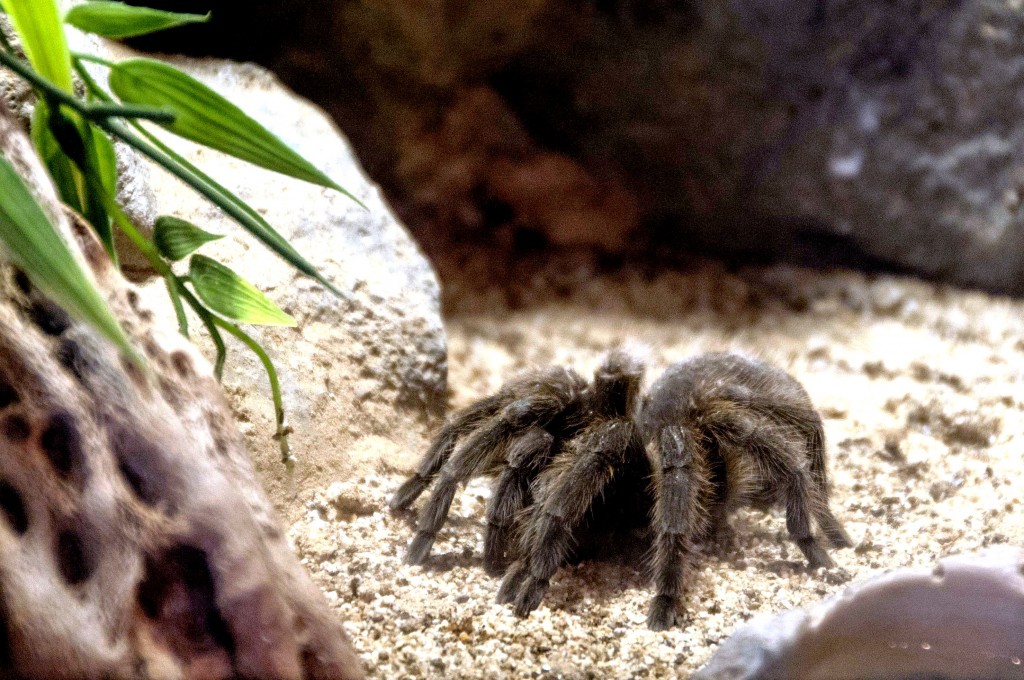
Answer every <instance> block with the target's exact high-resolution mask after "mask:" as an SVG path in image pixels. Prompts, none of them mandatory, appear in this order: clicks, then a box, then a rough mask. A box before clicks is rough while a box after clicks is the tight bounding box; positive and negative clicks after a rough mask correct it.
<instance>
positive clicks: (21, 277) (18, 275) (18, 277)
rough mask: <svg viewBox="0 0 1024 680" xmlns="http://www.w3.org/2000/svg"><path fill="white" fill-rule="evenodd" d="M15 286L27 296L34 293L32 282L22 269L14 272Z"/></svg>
mask: <svg viewBox="0 0 1024 680" xmlns="http://www.w3.org/2000/svg"><path fill="white" fill-rule="evenodd" d="M14 285H16V286H17V287H18V290H20V291H21V292H22V293H23V294H25V295H28V294H29V293H31V292H32V282H31V281H30V280H29V278H28V274H26V273H25V272H23V271H21V270H20V269H19V270H17V271H16V272H14Z"/></svg>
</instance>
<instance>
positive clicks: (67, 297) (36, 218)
mask: <svg viewBox="0 0 1024 680" xmlns="http://www.w3.org/2000/svg"><path fill="white" fill-rule="evenodd" d="M0 241H3V243H4V245H5V246H6V250H7V252H8V254H9V256H10V259H11V260H12V261H13V262H14V264H16V265H17V266H18V267H20V268H21V269H23V270H24V271H25V273H26V274H28V277H29V279H31V281H32V283H34V284H35V285H36V286H38V287H39V289H40V290H42V291H43V292H44V293H45V294H46V295H48V296H49V297H51V298H53V300H54V301H55V302H56V303H57V304H59V305H61V306H62V307H64V308H65V309H66V310H67V311H68V312H69V313H71V314H72V315H74V316H76V317H78V318H80V319H84V320H85V321H87V322H88V323H90V324H92V325H93V326H94V327H95V328H96V330H98V331H99V332H100V333H102V334H103V335H105V336H106V337H107V339H109V340H110V341H111V342H113V343H114V344H115V345H117V346H118V347H119V348H120V349H121V350H122V351H124V352H125V353H126V354H127V355H128V356H130V357H132V358H133V359H135V360H137V361H138V360H139V359H138V354H137V353H136V352H135V350H133V349H132V347H131V344H130V342H129V340H128V337H127V336H126V335H125V333H124V331H123V330H122V329H121V326H120V324H118V322H117V319H115V318H114V315H113V314H112V313H111V312H110V309H109V308H108V307H107V303H106V301H105V300H104V299H103V296H102V295H101V294H100V292H99V291H98V290H96V287H95V286H94V285H93V282H92V279H91V278H90V277H89V275H88V274H87V273H86V271H85V269H84V268H83V267H82V265H81V263H80V262H79V260H78V259H76V258H75V256H74V255H73V254H72V252H71V248H70V247H69V246H68V244H67V242H66V241H65V240H64V239H63V238H62V237H61V235H60V232H58V231H57V229H56V228H55V227H54V226H53V224H51V223H50V220H49V218H47V216H46V213H44V212H43V209H42V208H41V207H40V206H39V204H38V203H37V202H36V200H35V198H34V197H33V196H32V193H31V192H30V191H29V189H28V187H27V186H26V185H25V182H24V181H23V180H22V179H21V177H20V176H19V175H18V173H17V171H15V169H14V166H13V165H11V163H10V161H8V160H7V159H6V158H4V157H3V156H0Z"/></svg>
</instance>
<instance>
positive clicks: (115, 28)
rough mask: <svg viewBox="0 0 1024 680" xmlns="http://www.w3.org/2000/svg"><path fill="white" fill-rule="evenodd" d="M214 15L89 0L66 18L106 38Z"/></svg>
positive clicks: (71, 11)
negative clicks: (181, 12) (183, 12)
mask: <svg viewBox="0 0 1024 680" xmlns="http://www.w3.org/2000/svg"><path fill="white" fill-rule="evenodd" d="M209 18H210V14H209V13H206V14H180V13H177V12H164V11H162V10H159V9H151V8H149V7H133V6H132V5H126V4H124V3H123V2H111V1H109V0H104V1H102V2H96V1H95V0H94V1H92V2H86V3H83V4H81V5H75V6H74V7H72V8H71V9H70V10H68V13H67V14H66V15H64V21H66V22H67V23H69V24H71V25H72V26H74V27H75V28H77V29H80V30H82V31H85V32H86V33H95V34H96V35H102V36H103V37H104V38H131V37H134V36H137V35H145V34H147V33H154V32H156V31H162V30H164V29H165V28H174V27H175V26H181V25H183V24H195V23H202V22H205V21H207V20H209Z"/></svg>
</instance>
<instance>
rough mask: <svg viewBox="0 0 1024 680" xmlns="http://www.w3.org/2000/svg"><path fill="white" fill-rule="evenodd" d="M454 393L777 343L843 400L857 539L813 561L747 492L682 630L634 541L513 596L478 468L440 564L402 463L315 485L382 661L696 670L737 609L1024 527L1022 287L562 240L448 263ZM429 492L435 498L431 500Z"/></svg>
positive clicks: (834, 425)
mask: <svg viewBox="0 0 1024 680" xmlns="http://www.w3.org/2000/svg"><path fill="white" fill-rule="evenodd" d="M440 268H441V271H442V273H443V275H444V278H445V290H446V293H445V294H446V297H445V308H446V309H445V315H446V322H447V327H448V333H449V348H450V355H449V356H450V364H449V370H450V374H449V385H450V388H451V393H452V398H451V406H452V408H461V407H464V406H466V405H467V404H469V403H471V402H472V401H473V400H475V399H478V398H480V397H483V396H484V395H487V394H490V393H491V392H493V391H495V390H496V389H498V388H499V387H500V386H501V384H502V382H503V381H504V380H505V379H506V378H507V377H508V376H510V375H512V374H513V373H515V372H516V371H518V370H521V369H524V368H527V367H530V366H543V365H548V364H561V365H567V366H573V367H575V368H577V369H578V370H580V371H581V372H587V373H589V372H590V371H592V370H593V368H594V366H595V365H596V363H597V361H598V359H599V357H600V356H601V353H602V352H604V351H605V350H607V349H608V348H610V347H612V346H614V345H615V344H617V343H619V342H622V341H633V342H637V343H642V344H644V345H646V346H647V347H649V355H650V370H649V374H648V380H650V379H652V378H653V377H654V376H657V375H658V374H659V373H660V371H661V370H662V369H663V368H664V367H665V366H667V365H668V364H670V363H672V362H674V361H678V360H680V359H683V358H686V357H689V356H693V355H695V354H698V353H701V352H706V351H711V350H723V349H724V350H733V351H739V352H744V353H748V354H752V355H756V356H759V357H762V358H765V359H768V360H770V361H773V362H775V363H777V364H779V365H781V366H782V367H784V368H786V369H787V370H789V371H790V372H792V373H793V374H794V375H795V376H796V377H797V378H798V379H799V380H800V381H801V382H802V383H803V384H804V385H805V386H806V388H807V390H808V392H809V393H810V395H811V397H812V399H813V400H814V403H815V404H816V406H817V407H818V409H819V410H820V411H821V413H822V415H823V417H824V419H825V427H826V433H827V437H828V452H829V469H830V472H831V476H832V479H833V482H834V491H833V496H832V505H833V508H834V510H835V512H836V515H837V516H838V517H839V518H840V520H841V521H842V522H843V523H844V524H845V526H846V529H847V530H848V532H849V533H850V535H851V536H852V537H853V539H854V541H855V543H856V545H855V547H854V548H852V549H847V550H841V551H833V553H832V554H833V557H834V558H835V560H836V563H837V565H838V566H837V567H836V568H834V569H830V570H827V571H825V570H819V571H811V570H808V569H807V568H806V566H805V563H804V561H803V559H802V557H801V555H800V552H799V550H798V549H797V548H796V546H795V545H794V544H793V543H792V542H790V541H789V540H788V538H787V535H786V529H785V521H784V518H783V517H782V514H781V513H780V512H779V511H773V512H771V513H769V514H764V513H759V512H755V511H742V510H741V511H739V512H737V513H736V514H735V515H733V516H732V519H731V525H732V533H731V535H728V536H727V537H726V538H725V539H724V540H722V541H720V542H718V543H716V544H715V545H712V546H708V547H707V549H706V551H705V554H703V555H702V556H701V559H700V560H698V561H697V562H696V563H694V564H693V565H692V566H691V569H690V581H689V582H690V586H689V591H688V594H687V596H686V600H685V616H684V620H683V623H682V625H681V626H679V627H677V628H675V629H673V630H671V631H669V632H665V633H654V632H651V631H648V630H647V628H646V627H645V624H644V621H645V615H646V609H647V600H648V598H649V597H650V595H651V593H650V590H649V587H648V583H647V580H646V579H645V577H644V575H643V574H642V572H641V571H640V570H639V566H640V565H639V564H637V562H638V560H637V556H635V555H634V556H630V559H629V560H627V561H628V562H629V564H627V565H623V564H605V563H602V564H594V563H585V564H582V565H580V566H578V567H575V568H571V569H565V570H562V571H560V572H559V574H558V575H557V576H556V578H555V579H554V580H553V582H552V586H551V590H550V592H549V593H548V595H547V597H546V598H545V599H544V601H543V603H542V604H541V606H540V608H539V609H538V610H537V611H535V612H534V613H533V614H532V615H531V616H530V617H529V618H527V619H522V620H521V619H517V618H516V617H515V616H513V615H512V613H511V612H510V611H509V609H508V608H507V607H505V606H499V605H496V604H494V602H493V599H494V595H495V593H496V591H497V588H498V583H499V582H498V581H497V580H495V579H492V578H490V577H488V576H487V575H486V574H484V572H483V569H482V568H481V537H482V533H483V526H484V524H483V516H484V509H485V505H486V501H487V498H488V497H489V483H488V480H485V479H478V480H475V481H473V482H472V483H470V484H469V485H468V487H467V489H466V490H465V491H464V492H463V493H461V494H460V495H459V496H458V497H457V498H456V501H455V503H454V504H453V505H452V511H451V515H450V520H449V522H448V523H447V524H446V526H445V528H444V529H443V530H442V532H441V533H440V535H439V537H438V540H437V543H436V544H435V546H434V550H433V554H432V557H431V558H430V560H429V561H428V563H427V564H426V565H425V566H423V567H413V566H408V565H405V564H403V563H402V555H403V553H404V550H405V546H406V544H407V542H408V540H409V539H410V538H411V536H412V532H413V522H414V516H413V515H412V514H411V513H410V514H401V515H392V514H391V513H389V512H388V511H387V510H386V502H387V499H388V498H389V496H390V494H391V493H392V492H393V491H394V489H395V488H396V487H397V486H398V484H399V483H400V482H401V480H402V475H401V474H400V473H398V472H397V471H386V470H382V472H381V474H379V475H377V476H373V477H367V478H363V479H358V480H348V481H344V482H338V483H336V484H334V485H332V486H331V487H330V488H327V489H322V490H320V491H319V492H318V494H317V497H316V499H315V501H313V502H311V503H310V504H309V505H308V506H307V508H306V510H307V512H306V515H305V517H304V519H303V520H302V521H300V522H298V523H297V524H295V525H294V526H293V527H292V529H291V532H290V536H291V538H292V540H293V542H294V544H295V546H296V548H297V549H298V551H299V552H300V554H301V556H302V558H303V560H304V562H305V564H306V565H307V567H308V569H309V570H310V571H311V573H312V574H313V577H314V579H315V580H316V582H317V583H318V584H319V585H320V586H321V587H322V588H323V589H324V591H325V592H326V593H327V595H328V598H329V599H330V601H331V603H332V605H333V606H334V607H335V608H336V610H337V612H338V614H339V616H340V617H342V618H343V620H344V621H345V625H346V628H347V630H348V632H349V634H350V635H351V637H352V638H353V641H354V644H355V646H356V649H357V650H358V652H359V653H360V654H361V655H362V657H363V659H364V661H365V664H366V667H367V670H368V672H369V675H370V676H371V677H375V678H389V679H398V678H407V677H416V678H538V677H543V678H588V677H592V678H646V677H649V678H661V677H671V676H673V675H678V676H679V677H686V676H688V674H689V673H690V672H692V671H693V670H695V669H696V668H698V667H700V666H701V665H702V664H703V663H704V662H705V661H706V660H707V659H708V657H709V655H710V654H711V653H712V652H713V651H714V649H715V647H716V646H717V644H718V643H719V642H720V641H721V640H723V639H724V638H725V637H727V636H728V635H729V633H730V632H731V631H732V630H733V629H734V628H735V627H736V626H737V624H739V623H741V622H743V621H744V620H746V619H748V618H750V617H751V616H753V615H754V614H757V613H761V612H773V611H779V610H782V609H786V608H789V607H795V606H800V605H805V604H809V603H812V602H814V601H817V600H819V599H821V598H822V597H824V596H827V595H830V594H834V593H838V592H840V591H841V590H842V589H843V588H844V586H845V585H846V584H847V583H848V582H849V581H851V580H855V579H862V578H865V577H868V576H871V575H873V574H877V573H879V572H881V571H883V570H886V569H889V568H892V567H900V566H906V565H928V564H931V563H932V562H933V561H934V560H935V559H936V558H938V557H940V556H944V555H949V554H955V553H960V552H966V551H974V550H978V549H980V548H982V547H984V546H987V545H991V544H998V543H1011V544H1016V545H1024V513H1022V512H1021V509H1020V507H1019V506H1020V503H1021V501H1020V500H1019V489H1020V481H1019V479H1018V478H1019V476H1020V474H1021V462H1022V444H1024V437H1022V434H1021V433H1022V431H1024V428H1022V421H1024V391H1022V390H1021V382H1022V378H1024V303H1021V302H1020V301H1014V300H1010V299H1006V298H999V297H993V296H988V295H985V294H982V293H976V292H965V291H960V290H956V289H951V288H947V287H942V286H936V285H931V284H925V283H921V282H919V281H915V280H911V279H901V278H897V277H891V276H881V275H880V276H869V275H863V274H857V273H850V272H832V273H815V272H810V271H806V270H798V269H791V268H768V269H747V270H742V271H739V272H728V271H726V270H725V268H724V267H723V266H721V265H717V264H713V263H698V264H696V265H694V266H693V267H691V268H689V269H687V270H685V271H671V272H661V273H655V274H652V273H650V272H645V271H644V270H643V268H641V267H634V266H630V265H617V266H616V267H614V268H613V269H610V268H609V267H607V266H602V265H601V264H600V263H599V262H598V261H597V260H596V259H594V258H591V257H588V256H573V255H564V256H555V257H549V258H547V259H542V260H533V261H529V262H526V263H521V264H520V265H519V266H517V267H516V268H501V267H496V266H495V265H494V261H493V260H492V259H491V258H489V257H486V256H482V255H472V254H458V253H455V254H451V255H450V256H448V257H447V258H442V260H441V261H440ZM420 505H422V499H421V501H420V502H419V503H418V504H417V507H419V506H420Z"/></svg>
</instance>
